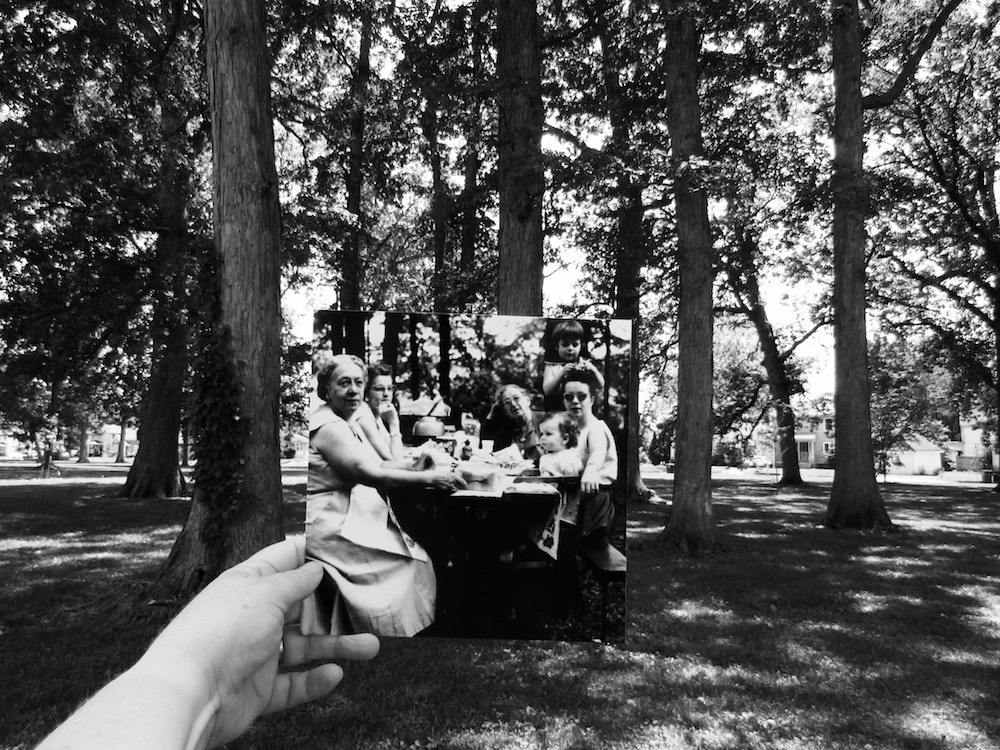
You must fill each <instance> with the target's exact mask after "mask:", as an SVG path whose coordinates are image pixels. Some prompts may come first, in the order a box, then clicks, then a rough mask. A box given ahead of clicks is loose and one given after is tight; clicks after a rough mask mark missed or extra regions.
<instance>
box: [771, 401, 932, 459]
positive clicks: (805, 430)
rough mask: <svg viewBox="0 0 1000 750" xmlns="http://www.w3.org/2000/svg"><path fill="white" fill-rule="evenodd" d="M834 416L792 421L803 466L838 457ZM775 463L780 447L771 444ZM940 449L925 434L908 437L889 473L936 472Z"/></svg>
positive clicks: (815, 415) (821, 415)
mask: <svg viewBox="0 0 1000 750" xmlns="http://www.w3.org/2000/svg"><path fill="white" fill-rule="evenodd" d="M835 430H836V420H835V419H834V416H833V414H832V413H825V414H811V415H809V416H805V417H801V418H800V419H798V420H797V421H796V425H795V451H796V453H797V454H798V457H799V467H800V468H803V469H817V468H833V466H834V463H835V461H836V457H837V440H836V437H835ZM773 450H774V459H775V466H781V450H780V448H779V447H778V445H777V443H775V444H774V446H773ZM942 455H943V451H942V449H941V447H940V446H937V445H935V444H934V443H932V442H931V441H929V440H927V439H926V438H924V437H921V436H917V437H915V438H913V439H912V440H910V441H909V442H908V444H907V447H906V448H905V449H904V450H900V451H896V452H895V453H894V454H893V455H892V457H891V458H890V465H889V467H888V469H887V471H888V472H889V473H891V474H937V473H939V472H940V471H941V469H942V468H943V459H942Z"/></svg>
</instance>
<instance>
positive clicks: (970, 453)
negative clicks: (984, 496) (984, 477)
mask: <svg viewBox="0 0 1000 750" xmlns="http://www.w3.org/2000/svg"><path fill="white" fill-rule="evenodd" d="M959 428H960V429H961V436H960V439H959V440H953V441H951V442H949V443H948V446H947V448H948V455H949V457H950V458H951V460H952V463H954V465H955V468H956V469H958V470H959V471H979V470H980V469H983V468H985V467H986V466H987V465H991V466H992V467H993V468H997V467H998V466H1000V455H998V454H997V452H996V451H992V455H990V454H991V451H990V450H989V449H988V447H987V446H986V445H984V444H983V438H984V437H985V436H984V434H983V430H982V429H981V428H979V427H976V426H975V423H974V422H973V421H972V420H971V419H963V420H961V421H960V422H959Z"/></svg>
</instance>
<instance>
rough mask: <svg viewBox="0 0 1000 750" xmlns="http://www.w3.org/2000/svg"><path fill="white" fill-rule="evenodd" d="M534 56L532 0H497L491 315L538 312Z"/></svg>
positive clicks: (538, 131) (536, 38)
mask: <svg viewBox="0 0 1000 750" xmlns="http://www.w3.org/2000/svg"><path fill="white" fill-rule="evenodd" d="M541 76H542V54H541V44H540V34H539V29H538V10H537V7H536V0H497V89H498V95H497V99H498V109H499V114H500V117H499V123H498V131H497V172H498V175H499V191H500V236H499V240H498V251H499V268H498V274H497V312H498V313H500V314H501V315H541V312H542V271H543V261H542V197H543V195H544V192H545V173H544V171H543V169H542V124H543V123H542V121H543V114H544V113H543V110H542V84H541Z"/></svg>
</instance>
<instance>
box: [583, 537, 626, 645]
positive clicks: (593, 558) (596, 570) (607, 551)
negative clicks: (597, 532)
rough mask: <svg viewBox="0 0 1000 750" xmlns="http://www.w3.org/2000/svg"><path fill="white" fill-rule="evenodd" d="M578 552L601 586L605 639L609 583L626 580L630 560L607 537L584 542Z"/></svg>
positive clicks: (603, 634)
mask: <svg viewBox="0 0 1000 750" xmlns="http://www.w3.org/2000/svg"><path fill="white" fill-rule="evenodd" d="M577 554H578V555H579V556H580V559H581V560H583V562H584V563H585V564H586V566H587V567H588V568H590V570H591V572H592V573H593V574H594V578H596V579H597V582H598V584H600V586H601V640H604V639H605V638H606V637H607V626H608V585H609V584H610V583H612V582H618V581H620V582H622V583H624V582H625V572H626V570H627V568H628V560H627V559H626V557H625V555H623V554H622V553H621V552H620V551H619V550H618V549H617V548H616V547H615V546H614V545H613V544H611V543H610V542H609V541H608V540H607V539H602V540H600V541H597V542H582V543H581V544H580V545H579V546H578V547H577Z"/></svg>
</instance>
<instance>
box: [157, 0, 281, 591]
mask: <svg viewBox="0 0 1000 750" xmlns="http://www.w3.org/2000/svg"><path fill="white" fill-rule="evenodd" d="M204 12H205V50H206V58H207V63H208V64H207V71H208V82H209V100H210V104H211V112H212V152H213V154H212V156H213V158H212V162H213V177H214V180H213V183H214V197H215V201H214V224H215V248H216V254H217V260H218V264H219V265H218V282H219V305H218V316H219V317H218V325H217V328H216V333H217V341H218V344H219V347H218V350H217V351H216V356H215V360H214V364H215V371H214V372H212V373H210V375H211V377H210V378H208V379H207V380H206V382H208V386H207V387H206V388H207V389H210V388H212V387H213V385H212V384H213V383H214V384H215V385H214V387H215V391H214V392H213V393H212V394H211V395H212V396H213V397H214V400H212V399H203V400H202V403H201V405H200V406H201V408H202V409H204V410H206V412H207V413H209V414H210V417H209V419H208V420H206V424H209V425H211V426H212V427H213V428H214V429H215V430H216V431H217V433H218V434H220V435H223V436H225V441H223V444H222V445H212V444H200V445H199V446H198V448H199V460H198V465H197V467H196V481H195V492H194V498H193V501H192V504H191V512H190V515H189V516H188V519H187V521H186V522H185V524H184V528H183V529H182V530H181V533H180V536H179V537H178V539H177V542H176V543H175V544H174V547H173V549H172V550H171V553H170V556H169V557H168V559H167V561H166V563H165V565H164V568H163V569H162V570H161V575H160V579H159V581H158V582H157V589H158V591H159V592H160V593H180V594H186V593H189V592H191V591H193V590H195V589H198V588H200V587H201V586H203V585H204V584H205V583H207V581H209V580H211V579H212V578H214V577H215V576H216V575H218V574H219V573H220V572H222V570H224V569H225V568H227V567H229V566H231V565H233V564H235V563H237V562H239V561H241V560H243V559H245V558H246V557H247V556H248V555H250V554H252V553H253V552H255V551H256V550H258V549H260V548H261V547H263V546H265V545H267V544H269V543H271V542H274V541H277V540H279V539H281V538H282V537H283V536H284V531H283V528H282V490H281V473H280V449H279V439H278V394H279V385H280V352H281V337H280V331H281V326H280V309H279V281H280V278H281V277H280V272H281V266H280V215H279V211H280V209H279V204H278V176H277V172H276V170H275V164H274V134H273V131H272V125H271V123H272V120H271V107H270V60H269V58H268V50H267V35H266V33H265V26H264V23H265V12H264V3H263V1H262V0H250V1H249V2H246V3H238V4H237V3H227V2H223V1H222V0H207V2H205V3H204ZM202 395H203V396H204V395H206V394H205V392H203V394H202ZM213 423H214V424H213ZM175 452H176V451H175Z"/></svg>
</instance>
